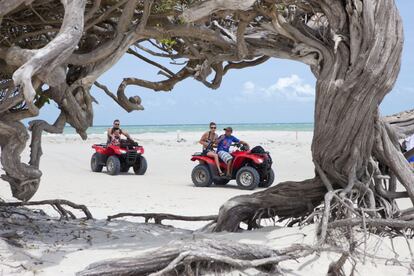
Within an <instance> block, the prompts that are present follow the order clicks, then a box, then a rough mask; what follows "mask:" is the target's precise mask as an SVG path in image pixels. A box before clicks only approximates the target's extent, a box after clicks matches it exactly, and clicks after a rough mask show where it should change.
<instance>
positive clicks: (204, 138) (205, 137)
mask: <svg viewBox="0 0 414 276" xmlns="http://www.w3.org/2000/svg"><path fill="white" fill-rule="evenodd" d="M198 142H199V143H200V144H202V145H203V146H205V147H207V146H208V143H207V133H204V134H203V136H201V138H200V141H198Z"/></svg>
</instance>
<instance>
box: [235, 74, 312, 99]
mask: <svg viewBox="0 0 414 276" xmlns="http://www.w3.org/2000/svg"><path fill="white" fill-rule="evenodd" d="M243 95H244V96H245V98H248V99H249V100H251V99H252V98H256V99H262V100H269V98H273V97H275V98H278V99H284V100H288V101H297V102H310V101H314V99H315V88H314V87H313V86H312V85H310V84H307V83H305V82H304V80H303V79H301V78H300V77H299V76H298V75H295V74H293V75H290V76H288V77H282V78H279V79H278V80H277V82H276V83H275V84H272V85H270V86H269V87H257V86H256V85H255V84H254V83H253V82H251V81H247V82H245V83H244V84H243Z"/></svg>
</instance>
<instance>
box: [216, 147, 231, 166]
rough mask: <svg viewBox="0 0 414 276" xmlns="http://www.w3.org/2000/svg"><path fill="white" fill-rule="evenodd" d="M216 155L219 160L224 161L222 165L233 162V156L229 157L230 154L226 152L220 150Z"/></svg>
mask: <svg viewBox="0 0 414 276" xmlns="http://www.w3.org/2000/svg"><path fill="white" fill-rule="evenodd" d="M217 154H218V156H219V157H220V159H221V160H223V161H224V163H229V162H230V161H231V160H233V156H231V154H230V153H228V152H227V151H224V150H221V151H219V152H218V153H217Z"/></svg>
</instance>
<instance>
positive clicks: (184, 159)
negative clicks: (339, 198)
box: [0, 131, 410, 276]
mask: <svg viewBox="0 0 414 276" xmlns="http://www.w3.org/2000/svg"><path fill="white" fill-rule="evenodd" d="M200 135H201V133H181V134H180V136H181V137H182V138H184V139H185V140H186V141H185V142H182V143H177V142H176V136H177V134H176V133H163V134H160V133H147V134H143V135H135V138H137V139H138V140H139V141H140V143H141V144H142V145H143V146H144V147H145V151H146V152H145V156H146V158H147V159H148V166H149V168H148V171H147V173H146V174H145V175H144V176H136V175H134V174H133V173H131V172H130V173H129V174H122V175H118V176H109V175H107V174H106V173H105V172H103V173H93V172H91V171H90V168H89V161H90V156H91V155H92V153H93V150H92V148H91V145H92V144H93V143H100V142H103V141H104V140H105V137H104V136H103V135H92V137H90V139H89V140H88V141H81V140H80V139H79V138H77V137H76V136H74V135H47V136H45V137H44V142H43V152H44V156H43V157H42V160H41V169H42V171H43V173H44V175H43V178H42V183H41V186H40V188H39V191H38V193H37V194H36V195H35V197H34V198H33V200H43V199H54V198H64V199H68V200H71V201H74V202H76V203H82V204H85V205H87V206H88V207H89V209H90V211H91V212H92V214H93V215H94V217H95V218H98V219H105V218H106V216H107V215H112V214H115V213H119V212H168V213H175V214H182V215H211V214H217V212H218V209H219V207H220V206H221V204H222V203H223V202H225V201H226V200H227V199H229V198H231V197H233V196H236V195H240V194H248V193H251V192H252V191H241V190H239V189H237V187H236V185H235V183H233V181H232V182H231V183H230V184H228V186H226V187H214V186H213V187H210V188H196V187H194V186H193V184H192V183H191V178H190V174H191V170H192V168H193V167H194V166H195V165H196V164H195V163H193V162H191V161H190V158H191V154H192V153H194V152H196V151H199V150H200V146H199V145H198V144H197V140H198V139H199V136H200ZM235 135H236V136H238V137H239V138H240V139H242V140H246V141H248V142H249V143H250V144H251V145H262V146H263V147H264V148H265V149H266V150H268V151H270V153H271V155H272V157H273V160H274V169H275V171H276V182H280V181H285V180H303V179H306V178H309V177H312V176H313V165H312V162H311V154H310V145H311V138H312V133H310V132H299V133H298V139H296V134H295V132H271V131H266V132H247V131H246V132H239V133H237V132H236V133H235ZM27 156H28V155H27V154H26V155H25V156H24V157H23V160H27V158H28V157H27ZM104 170H105V169H104ZM256 191H257V190H256ZM0 194H1V197H2V198H3V199H5V200H13V199H12V197H11V193H10V190H9V187H8V184H7V183H5V182H2V185H1V186H0ZM46 210H47V212H48V213H49V214H51V215H56V213H54V212H53V210H52V209H51V208H48V207H47V208H46ZM171 224H173V225H174V226H176V227H182V228H187V229H196V228H198V227H200V226H202V225H203V224H204V223H185V222H172V223H171ZM83 225H84V230H83V231H78V230H75V227H74V225H73V224H72V222H68V223H67V224H65V225H63V226H59V227H56V226H53V227H52V230H51V231H49V232H47V233H45V229H47V228H48V227H50V226H49V222H47V221H39V222H33V229H34V230H33V229H26V228H24V227H23V226H21V228H22V229H21V230H20V231H21V232H22V233H23V231H25V232H24V233H25V234H28V236H27V238H26V239H24V245H25V247H24V248H19V249H17V248H16V247H13V246H10V245H8V244H7V243H5V242H4V241H2V240H1V239H0V275H9V274H12V273H15V274H19V275H20V274H25V275H33V274H36V275H73V274H74V273H75V272H76V271H79V270H82V269H83V268H84V267H85V266H86V265H88V264H90V263H92V262H96V261H99V260H103V259H108V258H114V257H124V256H134V255H137V254H138V253H139V252H140V251H142V250H144V249H149V248H154V247H157V246H160V245H162V244H165V243H166V242H168V241H170V240H174V239H177V238H182V239H185V238H193V236H192V234H191V233H190V232H188V231H184V230H176V231H175V232H173V233H171V231H170V230H171V229H170V228H168V227H167V228H166V227H155V228H154V226H152V225H143V224H137V223H133V222H131V223H130V222H125V221H121V220H118V221H114V222H111V223H106V222H105V221H104V220H101V221H98V222H96V223H94V224H92V223H91V222H85V223H84V224H83ZM36 229H37V230H36ZM154 229H157V231H156V232H155V233H154ZM314 232H315V231H314V227H313V226H309V227H306V228H304V229H298V228H289V229H286V228H283V229H277V228H272V227H269V228H266V229H262V230H257V231H251V232H245V233H238V234H231V233H223V234H218V235H216V236H219V237H222V238H227V239H234V240H237V241H241V242H247V243H258V244H266V245H268V246H271V247H274V248H281V247H285V246H288V245H289V244H291V243H301V242H305V243H308V244H313V243H314V242H315V238H314ZM58 233H59V234H58ZM62 233H65V235H62ZM197 235H198V236H199V237H202V236H210V237H211V234H209V235H205V234H204V235H201V234H197ZM197 235H196V237H198V236H197ZM370 246H371V247H372V250H374V249H378V250H379V251H378V252H379V253H378V254H382V255H383V256H388V257H389V256H392V254H391V253H390V252H391V251H390V248H391V247H390V245H389V242H388V241H382V242H378V241H377V240H376V238H375V237H373V238H372V241H371V242H370ZM397 246H398V248H399V253H400V256H399V258H400V259H401V260H404V261H405V263H403V265H404V266H408V265H409V263H407V261H408V262H409V261H410V257H409V253H408V248H407V246H406V244H405V241H403V240H398V241H397ZM337 258H338V255H336V254H330V255H327V254H322V256H321V257H320V258H318V259H317V260H315V261H314V262H312V263H310V264H309V265H308V266H306V267H303V268H301V267H300V266H301V264H303V263H304V262H305V261H306V260H305V261H301V264H298V263H296V262H289V263H286V264H284V265H283V267H284V268H286V269H292V270H293V271H292V272H291V273H289V274H291V275H324V274H325V273H326V271H327V268H328V265H329V263H330V262H331V261H332V260H334V259H337ZM384 263H385V261H377V262H376V264H372V263H370V262H368V263H367V264H366V265H358V267H357V268H358V271H357V272H358V275H367V274H368V271H369V273H375V274H376V276H379V275H387V276H389V275H406V274H408V270H407V269H406V268H403V267H401V266H391V265H390V266H385V265H384ZM19 265H23V266H24V267H21V266H19Z"/></svg>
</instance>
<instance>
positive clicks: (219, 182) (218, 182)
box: [213, 178, 230, 186]
mask: <svg viewBox="0 0 414 276" xmlns="http://www.w3.org/2000/svg"><path fill="white" fill-rule="evenodd" d="M213 182H214V184H215V185H217V186H224V185H226V184H227V183H229V182H230V179H225V178H223V179H216V180H214V181H213Z"/></svg>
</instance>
